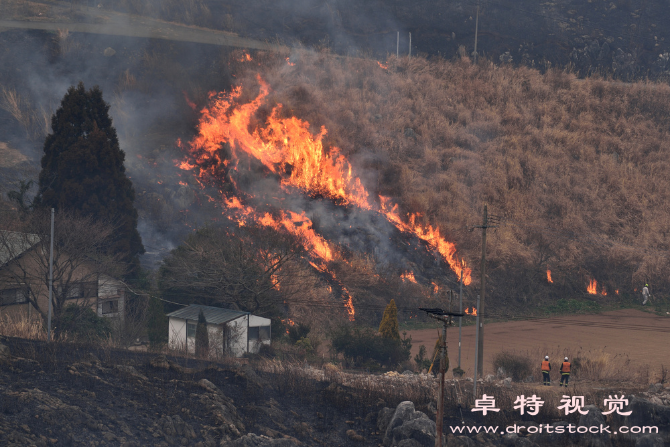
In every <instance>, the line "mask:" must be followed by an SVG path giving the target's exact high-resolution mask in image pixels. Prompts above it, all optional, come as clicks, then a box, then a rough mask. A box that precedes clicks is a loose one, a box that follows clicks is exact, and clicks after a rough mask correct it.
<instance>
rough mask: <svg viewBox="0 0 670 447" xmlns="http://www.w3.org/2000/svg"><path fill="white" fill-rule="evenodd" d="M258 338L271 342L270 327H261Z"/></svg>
mask: <svg viewBox="0 0 670 447" xmlns="http://www.w3.org/2000/svg"><path fill="white" fill-rule="evenodd" d="M258 337H259V338H260V339H261V340H269V339H270V326H260V327H259V328H258Z"/></svg>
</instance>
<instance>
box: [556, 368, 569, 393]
mask: <svg viewBox="0 0 670 447" xmlns="http://www.w3.org/2000/svg"><path fill="white" fill-rule="evenodd" d="M568 380H570V362H563V364H562V365H561V383H559V384H558V385H559V386H565V387H566V388H567V387H568ZM563 384H565V385H563Z"/></svg>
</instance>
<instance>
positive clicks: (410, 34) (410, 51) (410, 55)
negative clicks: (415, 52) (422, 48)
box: [409, 33, 412, 57]
mask: <svg viewBox="0 0 670 447" xmlns="http://www.w3.org/2000/svg"><path fill="white" fill-rule="evenodd" d="M409 57H412V33H409Z"/></svg>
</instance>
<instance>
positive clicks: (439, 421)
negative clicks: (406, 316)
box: [419, 308, 463, 447]
mask: <svg viewBox="0 0 670 447" xmlns="http://www.w3.org/2000/svg"><path fill="white" fill-rule="evenodd" d="M419 310H422V311H424V312H426V313H428V316H429V317H431V318H434V319H436V320H438V321H441V322H442V349H441V350H440V351H441V353H440V389H439V391H438V394H437V416H436V417H435V419H436V420H435V426H436V427H435V428H436V430H437V436H436V437H435V447H442V425H443V423H444V375H445V374H446V372H447V368H448V365H447V324H449V323H450V322H451V317H452V316H453V317H462V316H463V314H462V313H460V312H445V311H443V310H442V309H437V308H433V309H424V308H420V309H419Z"/></svg>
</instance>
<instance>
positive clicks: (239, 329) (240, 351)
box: [228, 315, 249, 357]
mask: <svg viewBox="0 0 670 447" xmlns="http://www.w3.org/2000/svg"><path fill="white" fill-rule="evenodd" d="M248 318H249V315H243V316H241V317H239V318H237V319H236V320H233V321H229V322H228V349H229V352H230V354H231V355H233V356H235V357H242V356H243V355H244V353H245V352H247V320H248Z"/></svg>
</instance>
